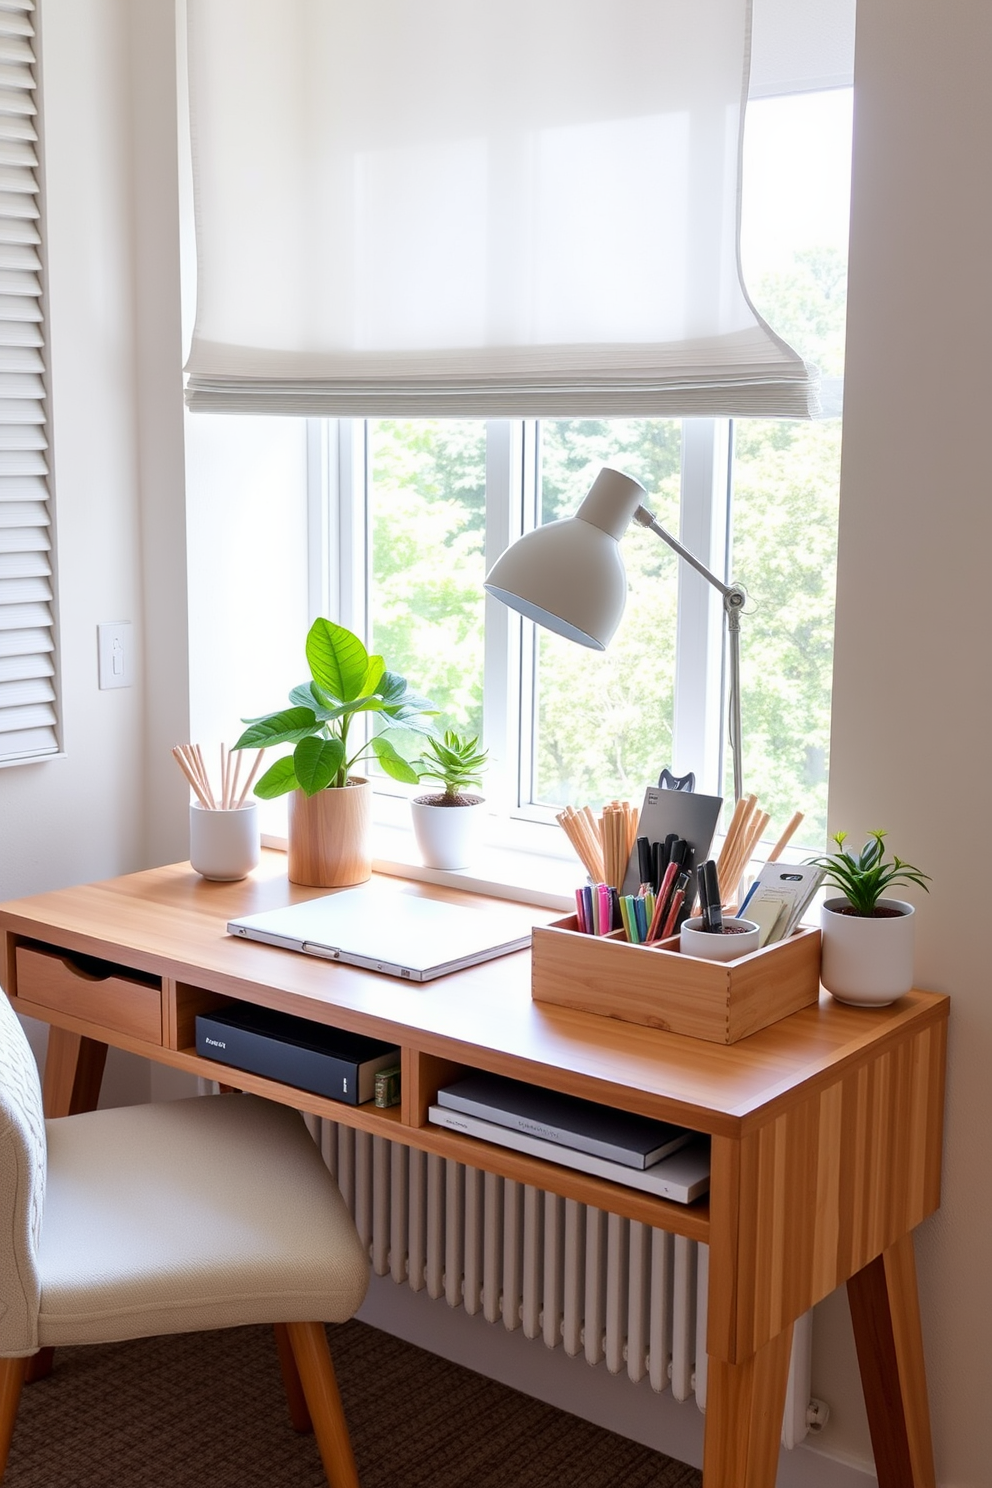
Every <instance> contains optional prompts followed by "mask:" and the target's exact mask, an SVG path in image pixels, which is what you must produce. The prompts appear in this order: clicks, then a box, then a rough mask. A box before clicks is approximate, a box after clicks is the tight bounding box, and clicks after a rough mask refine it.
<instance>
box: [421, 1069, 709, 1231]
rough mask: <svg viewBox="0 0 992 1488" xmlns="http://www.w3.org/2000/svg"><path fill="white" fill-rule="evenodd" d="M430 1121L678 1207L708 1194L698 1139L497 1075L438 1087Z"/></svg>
mask: <svg viewBox="0 0 992 1488" xmlns="http://www.w3.org/2000/svg"><path fill="white" fill-rule="evenodd" d="M430 1119H431V1121H432V1122H434V1123H435V1124H436V1125H438V1126H444V1127H447V1128H448V1129H449V1130H451V1131H459V1132H464V1133H465V1134H466V1135H468V1136H472V1137H481V1138H483V1139H484V1140H485V1141H487V1142H495V1143H497V1144H498V1145H499V1146H501V1147H513V1148H515V1149H516V1150H517V1151H518V1152H526V1153H529V1154H530V1155H531V1156H532V1157H543V1158H546V1159H548V1160H549V1161H551V1162H556V1163H560V1164H561V1165H562V1166H564V1167H569V1168H578V1169H580V1170H581V1171H582V1172H584V1173H592V1174H593V1175H595V1176H596V1177H597V1178H608V1179H610V1180H611V1181H612V1182H613V1183H622V1184H625V1185H626V1186H627V1187H628V1188H637V1189H642V1190H643V1191H644V1192H645V1193H650V1194H655V1195H657V1197H659V1198H663V1199H674V1200H675V1201H676V1202H677V1203H680V1204H690V1203H691V1202H692V1201H693V1199H697V1198H699V1196H700V1195H701V1194H704V1193H706V1191H707V1190H708V1188H709V1172H710V1153H709V1141H708V1140H707V1139H706V1138H705V1137H701V1136H700V1135H699V1134H698V1133H695V1132H691V1131H688V1130H686V1128H685V1127H681V1126H672V1125H671V1124H670V1123H668V1122H665V1121H653V1120H651V1119H650V1118H649V1117H647V1116H638V1115H636V1114H635V1113H634V1112H631V1111H618V1110H614V1109H613V1108H612V1107H610V1106H601V1105H597V1104H596V1103H595V1102H594V1101H586V1100H580V1099H579V1098H578V1097H576V1096H571V1095H562V1094H560V1093H559V1092H558V1091H555V1090H546V1089H543V1088H540V1087H538V1086H534V1085H526V1084H524V1083H523V1082H522V1081H520V1080H510V1079H507V1078H505V1077H504V1076H502V1075H490V1074H486V1073H485V1072H483V1071H478V1072H477V1073H475V1074H472V1075H467V1076H466V1077H465V1078H464V1079H461V1080H457V1081H455V1082H454V1083H453V1084H451V1085H447V1086H445V1087H444V1088H443V1089H442V1090H439V1091H438V1096H437V1104H436V1105H433V1106H431V1108H430Z"/></svg>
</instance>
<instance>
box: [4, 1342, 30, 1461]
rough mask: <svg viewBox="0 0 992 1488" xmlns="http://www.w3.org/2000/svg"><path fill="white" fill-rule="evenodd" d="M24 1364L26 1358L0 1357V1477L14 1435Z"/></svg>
mask: <svg viewBox="0 0 992 1488" xmlns="http://www.w3.org/2000/svg"><path fill="white" fill-rule="evenodd" d="M26 1364H27V1360H26V1359H0V1479H2V1478H3V1475H4V1473H5V1472H6V1470H7V1454H8V1452H9V1451H10V1442H11V1438H12V1436H13V1435H14V1422H15V1421H16V1420H17V1406H18V1403H19V1401H20V1398H21V1386H22V1385H23V1383H24V1367H25V1365H26Z"/></svg>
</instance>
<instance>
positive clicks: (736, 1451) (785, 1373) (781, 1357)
mask: <svg viewBox="0 0 992 1488" xmlns="http://www.w3.org/2000/svg"><path fill="white" fill-rule="evenodd" d="M791 1353H792V1324H791V1323H790V1324H789V1326H788V1327H787V1328H783V1329H782V1332H781V1333H779V1334H778V1336H777V1337H776V1338H773V1339H772V1340H771V1341H770V1342H769V1343H766V1344H765V1346H764V1348H761V1349H759V1350H758V1352H757V1353H756V1354H755V1355H754V1356H753V1358H750V1359H745V1360H744V1362H743V1363H742V1364H727V1363H725V1362H724V1361H723V1360H722V1359H714V1358H713V1356H712V1354H711V1355H710V1358H709V1364H708V1366H707V1386H706V1434H705V1438H704V1443H703V1488H774V1483H775V1474H776V1471H777V1468H778V1449H779V1445H780V1443H781V1440H782V1417H783V1415H784V1413H785V1390H786V1385H787V1383H788V1378H789V1358H790V1356H791Z"/></svg>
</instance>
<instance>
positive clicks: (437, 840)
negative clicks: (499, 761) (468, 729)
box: [410, 729, 488, 868]
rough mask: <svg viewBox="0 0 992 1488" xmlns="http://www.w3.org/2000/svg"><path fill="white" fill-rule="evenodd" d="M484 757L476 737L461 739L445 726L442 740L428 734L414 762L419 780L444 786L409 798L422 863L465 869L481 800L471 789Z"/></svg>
mask: <svg viewBox="0 0 992 1488" xmlns="http://www.w3.org/2000/svg"><path fill="white" fill-rule="evenodd" d="M487 757H488V750H485V749H480V748H479V740H478V738H475V739H468V738H465V739H463V738H462V737H461V735H459V734H457V733H456V732H455V730H454V729H447V730H446V731H445V734H444V738H443V739H439V738H437V737H434V736H432V737H430V738H429V739H428V740H427V743H426V745H425V746H424V753H423V754H422V755H421V757H420V758H419V759H417V760H414V762H413V763H414V766H415V767H416V769H417V778H418V779H419V780H437V781H439V782H440V783H441V784H442V785H443V786H444V789H443V790H442V791H435V792H433V793H431V794H429V795H423V796H415V797H414V799H413V800H412V801H411V802H410V811H411V813H412V816H413V831H414V835H415V836H416V839H417V846H418V847H419V848H420V855H421V857H422V858H423V860H424V864H425V865H426V867H428V868H466V867H467V866H468V864H469V863H470V862H471V861H472V855H473V850H474V847H475V840H476V837H477V835H478V827H479V818H480V814H481V813H482V811H483V810H484V807H485V801H484V799H483V797H482V796H477V795H475V794H474V793H473V792H472V789H471V787H472V786H473V785H480V784H481V782H482V772H483V770H484V769H485V768H486V759H487Z"/></svg>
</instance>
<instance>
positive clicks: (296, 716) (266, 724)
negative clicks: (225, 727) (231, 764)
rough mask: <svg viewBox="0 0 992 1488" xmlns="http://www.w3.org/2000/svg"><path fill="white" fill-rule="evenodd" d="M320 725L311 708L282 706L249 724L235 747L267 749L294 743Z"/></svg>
mask: <svg viewBox="0 0 992 1488" xmlns="http://www.w3.org/2000/svg"><path fill="white" fill-rule="evenodd" d="M319 727H320V725H319V723H318V722H317V716H316V714H315V713H314V711H313V709H312V708H302V707H300V708H283V709H282V711H281V712H279V713H269V714H268V715H267V717H265V718H259V719H256V721H255V722H254V723H251V724H249V726H248V728H246V729H245V731H244V733H243V734H242V735H241V738H240V739H239V740H238V742H237V743H236V744H235V745H234V748H235V749H268V748H270V747H271V746H272V745H273V744H295V743H297V741H298V740H300V739H305V738H307V737H308V735H310V734H312V733H314V732H315V731H316V730H317V729H318V728H319Z"/></svg>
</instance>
